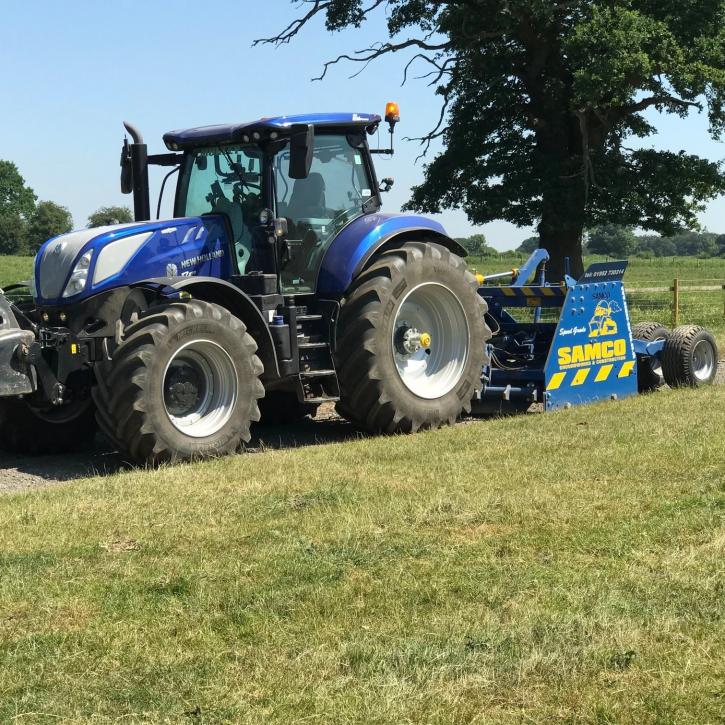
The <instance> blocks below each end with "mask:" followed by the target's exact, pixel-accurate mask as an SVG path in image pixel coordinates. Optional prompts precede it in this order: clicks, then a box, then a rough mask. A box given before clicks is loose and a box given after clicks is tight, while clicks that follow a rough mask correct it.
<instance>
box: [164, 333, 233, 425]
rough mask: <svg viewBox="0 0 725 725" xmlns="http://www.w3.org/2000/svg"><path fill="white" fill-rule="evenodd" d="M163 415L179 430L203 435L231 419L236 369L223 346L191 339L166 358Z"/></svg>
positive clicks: (209, 341) (208, 341)
mask: <svg viewBox="0 0 725 725" xmlns="http://www.w3.org/2000/svg"><path fill="white" fill-rule="evenodd" d="M163 381H164V382H163V396H164V408H165V409H166V415H167V416H168V417H169V420H170V421H171V424H172V425H173V426H174V428H176V429H177V430H178V431H180V432H181V433H184V434H185V435H188V436H191V437H192V438H206V437H208V436H210V435H214V433H216V432H217V431H219V430H221V429H222V428H223V427H224V425H225V424H226V423H227V422H228V420H229V418H231V415H232V411H233V410H234V404H235V403H236V400H237V372H236V367H235V366H234V361H233V360H232V358H231V357H230V356H229V353H227V351H226V350H224V348H223V347H221V346H220V345H218V344H217V343H215V342H212V341H211V340H194V341H192V342H187V343H186V345H184V346H183V347H181V348H179V349H178V350H177V351H176V353H175V354H174V356H173V357H172V358H171V360H169V363H168V365H167V366H166V370H165V371H164V378H163Z"/></svg>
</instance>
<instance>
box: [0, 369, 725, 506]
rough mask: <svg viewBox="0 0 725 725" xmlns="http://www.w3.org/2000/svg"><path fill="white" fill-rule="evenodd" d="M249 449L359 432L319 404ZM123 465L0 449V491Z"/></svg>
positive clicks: (113, 457)
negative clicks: (309, 415)
mask: <svg viewBox="0 0 725 725" xmlns="http://www.w3.org/2000/svg"><path fill="white" fill-rule="evenodd" d="M716 382H717V383H719V384H725V360H721V361H720V364H719V366H718V375H717V379H716ZM254 432H255V437H254V438H253V439H252V441H251V443H250V446H249V449H250V450H251V451H254V452H258V451H261V450H263V449H269V448H288V447H294V446H305V445H316V444H320V443H331V442H335V441H341V440H345V439H348V438H354V437H358V436H360V435H362V434H361V433H360V432H359V431H356V430H355V429H354V428H353V427H352V426H351V425H349V424H348V423H346V422H345V421H344V420H343V419H342V418H340V417H339V416H337V415H336V414H335V412H334V408H333V406H332V405H326V406H322V407H321V408H320V410H319V411H318V413H317V417H316V418H315V420H307V421H305V422H303V423H301V424H299V425H294V426H284V427H276V428H274V427H271V426H258V427H257V429H256V431H254ZM125 467H126V464H125V462H124V460H123V459H122V457H121V456H120V455H118V454H117V453H115V452H114V451H113V450H111V449H110V448H108V446H106V445H104V442H103V441H102V440H101V439H100V438H98V439H97V440H96V441H94V443H93V445H92V446H91V447H89V449H87V450H84V451H81V452H78V453H69V454H66V455H62V456H38V457H27V456H14V455H7V454H4V453H2V452H0V494H3V493H12V492H16V491H23V490H27V489H32V488H42V487H44V486H51V485H54V484H58V483H63V482H64V481H71V480H73V479H76V478H85V477H87V476H93V475H95V474H107V473H113V472H114V471H118V470H121V469H123V468H125Z"/></svg>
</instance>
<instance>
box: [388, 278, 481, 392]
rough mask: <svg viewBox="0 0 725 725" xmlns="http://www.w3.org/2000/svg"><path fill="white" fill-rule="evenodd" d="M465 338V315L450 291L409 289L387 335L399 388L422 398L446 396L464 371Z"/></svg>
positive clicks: (434, 286)
mask: <svg viewBox="0 0 725 725" xmlns="http://www.w3.org/2000/svg"><path fill="white" fill-rule="evenodd" d="M426 335H427V336H429V338H430V340H429V341H428V339H427V338H426V337H425V336H426ZM469 337H470V335H469V329H468V320H467V319H466V313H465V311H464V309H463V306H462V305H461V303H460V301H459V300H458V297H456V295H455V294H454V293H453V292H451V290H449V289H448V288H447V287H445V286H444V285H442V284H438V283H424V284H420V285H418V286H417V287H414V288H413V289H412V290H411V291H410V292H408V294H407V295H406V296H405V297H404V299H403V301H402V302H401V304H400V306H399V307H398V312H397V314H396V316H395V323H394V325H393V335H392V343H393V358H394V360H395V367H396V369H397V371H398V375H399V376H400V379H401V380H402V382H403V384H404V385H405V387H406V388H408V390H410V391H411V392H412V393H414V394H415V395H417V396H418V397H420V398H426V399H428V400H434V399H435V398H440V397H442V396H444V395H445V394H446V393H448V392H450V391H451V390H452V389H453V388H454V387H455V386H456V385H457V384H458V382H459V381H460V379H461V377H462V376H463V373H464V370H465V368H466V362H467V361H468V348H469ZM426 342H429V344H428V345H425V344H424V343H426Z"/></svg>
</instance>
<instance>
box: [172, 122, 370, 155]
mask: <svg viewBox="0 0 725 725" xmlns="http://www.w3.org/2000/svg"><path fill="white" fill-rule="evenodd" d="M380 120H381V119H380V116H378V115H376V114H371V113H309V114H304V115H300V116H273V117H269V118H260V119H259V120H257V121H249V122H247V123H227V124H220V125H218V126H199V127H198V128H187V129H183V130H179V131H169V132H168V133H165V134H164V143H165V144H166V146H167V147H168V148H169V149H171V150H172V151H177V150H179V149H184V148H187V147H189V146H205V145H216V144H222V143H233V142H235V141H244V138H243V137H244V136H249V135H250V134H251V133H254V132H255V131H258V132H263V131H267V132H268V133H270V132H272V131H279V130H284V129H286V128H288V127H290V126H293V125H295V124H313V125H314V126H316V127H333V128H360V127H362V128H367V127H368V126H376V125H377V124H378V123H380Z"/></svg>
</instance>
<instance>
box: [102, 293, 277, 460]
mask: <svg viewBox="0 0 725 725" xmlns="http://www.w3.org/2000/svg"><path fill="white" fill-rule="evenodd" d="M256 350H257V345H256V343H255V342H254V339H253V338H252V337H251V336H250V335H249V334H248V333H247V331H246V328H245V326H244V324H243V323H242V322H241V320H238V319H237V318H236V317H234V316H232V315H231V314H230V313H229V312H228V311H227V310H225V309H224V308H223V307H219V306H218V305H214V304H210V303H208V302H202V301H199V300H193V301H190V302H187V303H171V304H168V305H165V306H163V307H156V308H152V309H150V310H148V311H147V312H145V313H144V314H143V315H142V317H141V318H140V319H139V320H138V322H136V323H134V324H133V325H131V326H130V327H129V328H128V330H127V332H126V338H125V340H124V341H123V342H122V343H121V345H120V346H119V347H118V349H117V350H116V351H115V352H114V354H113V359H112V361H111V363H110V365H109V366H104V368H100V369H98V375H97V377H98V385H97V386H96V388H95V391H94V395H95V398H96V405H97V407H98V422H99V425H100V426H101V429H102V430H103V431H104V432H105V433H106V434H107V435H108V437H109V438H110V439H111V440H112V441H114V442H115V443H116V444H117V445H118V446H119V447H120V448H121V449H122V450H123V451H124V452H125V453H127V454H128V455H129V456H130V457H131V458H132V459H133V460H134V461H135V462H137V463H149V464H157V463H161V462H164V461H180V460H189V459H201V458H209V457H212V456H218V455H223V454H226V453H231V452H232V451H234V450H236V449H237V448H238V447H239V445H240V444H241V442H242V441H245V442H246V441H249V439H250V432H249V427H250V425H251V423H252V421H256V420H259V407H258V405H257V401H258V399H259V398H261V397H263V396H264V388H263V386H262V383H261V381H260V379H259V376H260V375H261V373H262V370H263V367H262V363H261V362H260V360H259V358H258V357H257V356H256V354H255V353H256Z"/></svg>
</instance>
